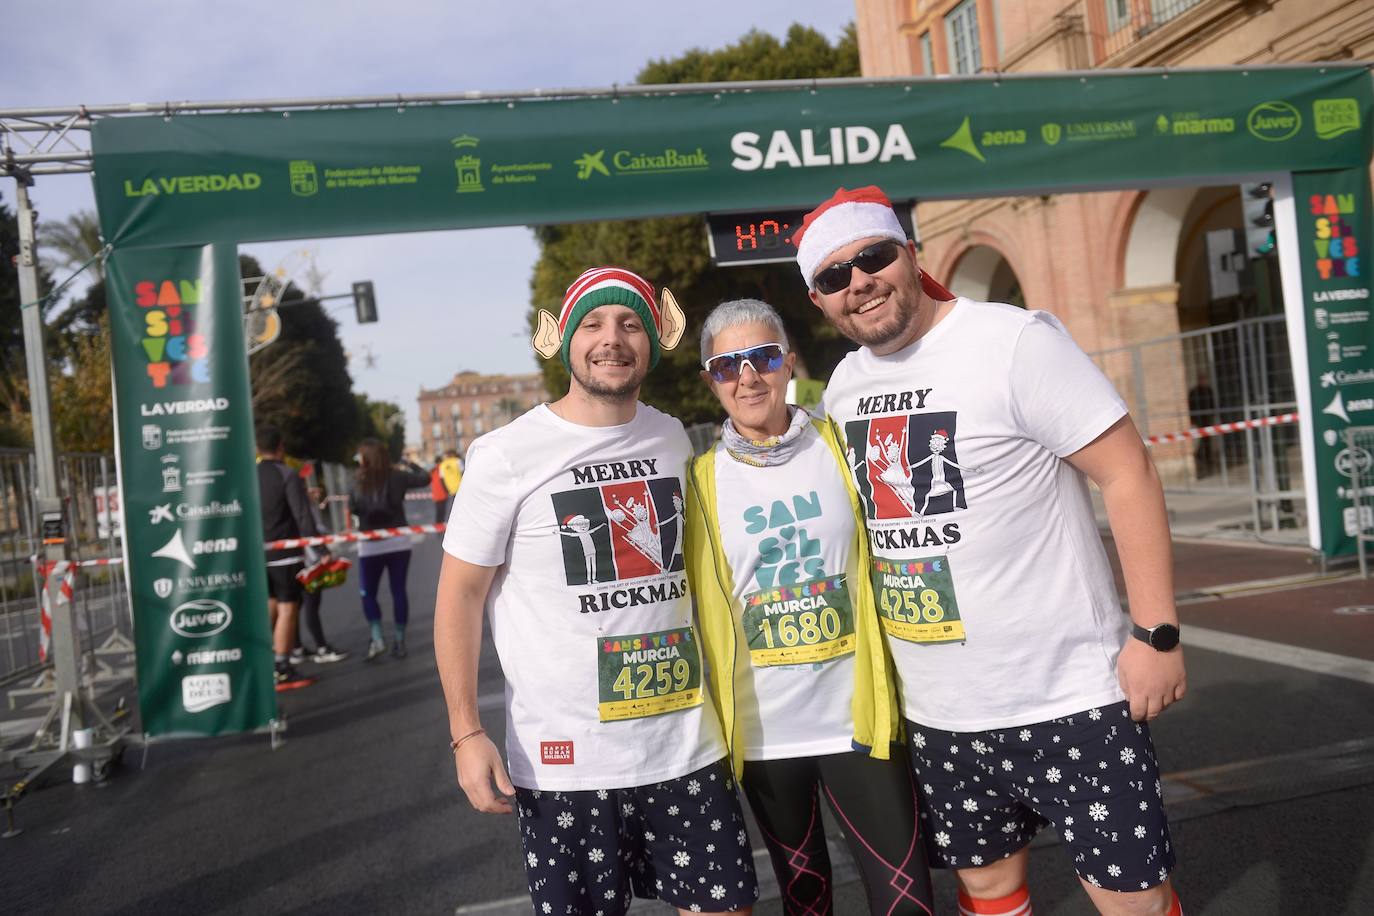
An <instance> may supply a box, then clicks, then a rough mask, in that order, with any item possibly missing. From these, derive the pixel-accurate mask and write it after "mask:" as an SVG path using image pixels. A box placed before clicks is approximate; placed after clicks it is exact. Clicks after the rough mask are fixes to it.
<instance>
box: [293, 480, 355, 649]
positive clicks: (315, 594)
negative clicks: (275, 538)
mask: <svg viewBox="0 0 1374 916" xmlns="http://www.w3.org/2000/svg"><path fill="white" fill-rule="evenodd" d="M305 492H306V495H307V496H308V497H309V507H310V518H311V519H312V520H313V521H314V523H315V530H316V531H317V532H319V533H320V534H329V533H331V532H330V528H329V525H328V523H327V522H325V520H324V509H326V508H327V506H328V504H327V503H326V502H325V499H324V490H323V489H322V488H320V487H317V486H311V487H306V490H305ZM328 556H329V551H327V550H320V549H317V548H314V547H307V548H305V559H306V563H307V564H312V563H316V562H318V561H320V560H321V559H324V558H327V557H328ZM324 593H325V589H322V588H317V589H309V588H307V589H304V597H303V598H302V599H301V617H302V619H303V621H304V623H305V628H306V629H307V630H309V631H310V638H311V639H313V640H314V641H315V648H314V649H310V650H306V649H305V648H304V646H303V645H302V644H301V641H300V639H299V636H298V638H297V640H296V648H297V650H298V651H299V652H300V653H301V659H302V660H305V659H309V660H310V661H312V662H316V663H318V664H329V663H332V662H341V661H343V660H344V659H346V658H348V656H349V655H350V653H349V652H347V651H345V650H343V649H336V648H334V647H332V646H331V645H330V644H329V642H328V640H326V639H325V638H324V624H323V622H321V620H320V605H321V603H322V602H323V600H324ZM292 658H293V661H294V658H295V653H294V652H293V653H292Z"/></svg>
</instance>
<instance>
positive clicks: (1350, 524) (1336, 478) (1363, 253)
mask: <svg viewBox="0 0 1374 916" xmlns="http://www.w3.org/2000/svg"><path fill="white" fill-rule="evenodd" d="M1293 197H1294V201H1295V203H1296V205H1297V217H1298V220H1297V222H1298V226H1297V228H1298V251H1299V253H1300V256H1299V257H1300V264H1301V269H1302V286H1303V302H1302V303H1301V304H1302V305H1303V306H1304V309H1303V312H1304V315H1303V324H1304V329H1305V331H1306V336H1307V366H1308V379H1309V384H1310V385H1311V402H1312V407H1311V411H1310V423H1309V424H1308V429H1310V430H1311V437H1312V441H1311V443H1310V446H1311V454H1312V460H1311V461H1310V462H1309V463H1308V473H1309V475H1310V476H1311V478H1312V479H1309V480H1308V481H1307V485H1308V493H1309V494H1315V496H1316V504H1315V506H1314V507H1313V509H1312V511H1311V512H1310V513H1309V514H1310V519H1309V522H1308V524H1309V525H1311V526H1312V527H1313V528H1314V529H1316V530H1317V531H1318V532H1319V533H1320V543H1321V548H1322V552H1323V553H1325V554H1326V555H1328V556H1335V555H1338V554H1348V553H1353V552H1354V551H1355V540H1354V538H1355V534H1356V531H1357V528H1356V524H1357V522H1356V517H1355V509H1354V507H1353V505H1352V504H1351V499H1350V496H1351V494H1350V493H1349V492H1348V490H1349V485H1350V480H1349V478H1348V476H1347V474H1348V472H1349V468H1350V466H1351V464H1355V465H1357V466H1359V467H1362V468H1368V467H1369V466H1370V464H1371V463H1374V456H1371V455H1370V454H1369V452H1368V451H1366V450H1364V449H1359V448H1355V449H1352V448H1349V447H1347V446H1346V443H1345V430H1346V428H1347V427H1349V426H1374V324H1371V323H1370V312H1371V308H1374V306H1372V304H1371V301H1370V286H1369V278H1368V276H1367V273H1368V264H1369V260H1368V256H1367V252H1368V250H1369V247H1368V246H1369V244H1370V240H1371V233H1370V229H1371V227H1372V226H1374V206H1371V200H1370V188H1369V172H1368V170H1366V169H1363V168H1359V169H1346V170H1344V171H1339V172H1312V173H1307V174H1299V175H1294V176H1293ZM1309 501H1310V500H1309ZM1366 524H1367V523H1366Z"/></svg>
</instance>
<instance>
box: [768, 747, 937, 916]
mask: <svg viewBox="0 0 1374 916" xmlns="http://www.w3.org/2000/svg"><path fill="white" fill-rule="evenodd" d="M912 780H913V777H912V775H911V765H910V763H909V762H908V759H907V752H906V748H905V746H903V745H893V746H892V757H891V759H889V760H875V759H873V758H872V757H869V756H868V755H867V754H863V753H859V752H857V751H855V752H850V753H845V754H829V755H826V756H823V757H796V758H792V759H789V760H751V761H746V762H745V764H744V781H743V784H744V794H745V796H746V797H747V798H748V799H749V807H750V808H752V809H753V811H754V819H755V820H757V821H758V824H759V828H760V829H761V830H762V831H763V838H764V843H765V845H767V847H768V855H769V857H770V858H771V859H772V861H773V871H774V873H775V874H776V875H777V877H778V889H779V891H780V892H781V894H782V903H783V912H785V913H786V914H787V916H829V914H830V913H831V912H832V908H833V899H832V893H831V884H832V880H831V873H830V855H829V853H828V852H827V851H826V846H825V827H824V825H823V823H822V822H821V811H820V804H819V794H820V792H822V791H823V792H825V796H826V798H827V799H829V800H830V807H831V810H832V811H833V812H834V813H835V817H836V819H838V820H839V822H840V826H841V827H842V828H843V830H844V835H845V840H846V841H847V842H848V844H849V851H850V854H851V855H852V856H853V857H854V862H855V864H857V865H858V866H859V873H860V874H861V875H862V876H863V882H864V889H865V890H866V891H867V893H868V909H869V912H870V913H872V914H874V916H915V914H925V916H929V914H930V913H932V912H933V909H934V907H933V904H932V902H931V889H930V871H929V870H928V868H927V866H926V855H925V847H924V844H923V843H922V842H921V839H920V835H919V829H920V827H919V824H920V819H919V818H918V817H917V810H916V805H917V802H916V786H915V783H914V782H913V781H912Z"/></svg>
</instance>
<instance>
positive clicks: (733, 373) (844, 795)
mask: <svg viewBox="0 0 1374 916" xmlns="http://www.w3.org/2000/svg"><path fill="white" fill-rule="evenodd" d="M701 353H702V365H703V366H704V370H703V372H702V373H701V375H702V378H703V380H704V381H705V382H706V384H707V385H709V386H710V388H711V390H712V392H714V393H715V395H716V397H717V398H719V399H720V403H721V406H722V407H724V408H725V412H726V413H727V414H728V415H729V416H728V419H727V420H726V421H725V423H724V426H723V428H722V431H721V439H720V441H719V442H717V443H716V445H715V446H714V447H713V448H712V449H711V450H710V451H708V452H707V453H706V454H704V455H701V456H700V457H698V458H697V459H696V460H695V461H694V462H693V465H692V468H691V474H690V479H691V484H690V486H689V487H688V500H687V502H688V505H687V539H686V543H687V550H686V558H687V571H688V575H689V576H690V579H691V582H692V589H693V592H694V593H695V595H696V599H697V611H698V615H699V618H700V627H701V633H702V640H703V644H704V648H705V652H706V656H707V659H708V662H709V669H710V670H709V677H710V687H711V698H712V700H713V702H714V703H715V704H716V707H717V711H718V712H719V714H720V720H721V725H722V728H723V730H724V734H725V740H726V744H727V746H728V747H729V750H730V755H731V758H732V761H733V764H734V768H735V775H736V776H737V777H739V779H740V783H741V785H742V787H743V789H744V793H745V796H746V797H747V798H748V799H749V804H750V807H751V808H753V811H754V816H755V819H756V820H757V821H758V824H759V827H760V828H761V830H762V832H763V837H764V841H765V843H766V844H767V846H768V852H769V855H770V857H771V859H772V862H773V868H774V871H775V872H776V873H777V878H778V885H779V889H780V891H781V894H782V899H783V905H784V909H785V911H786V912H787V913H789V914H802V913H808V914H817V913H829V912H832V907H831V881H832V876H831V868H830V859H829V855H828V853H827V848H826V841H825V832H824V826H823V824H822V821H821V815H820V808H819V797H820V794H821V793H822V792H823V793H824V794H825V796H826V798H827V800H828V801H829V803H830V806H831V810H832V811H833V812H834V814H835V817H836V820H837V821H838V822H839V824H840V825H841V827H842V828H843V829H844V832H845V837H846V839H847V841H848V847H849V850H850V853H851V854H852V856H853V858H854V860H855V863H856V864H857V865H858V867H859V871H860V873H861V875H862V877H863V880H864V884H865V887H866V889H867V892H868V899H869V907H870V910H871V911H872V912H874V913H882V914H899V913H900V914H916V913H927V914H928V913H930V912H931V909H932V906H931V888H930V876H929V872H928V871H927V868H926V860H925V854H924V851H923V847H922V844H921V842H920V841H919V839H918V830H919V827H918V824H919V819H918V816H917V802H916V793H915V787H914V785H913V784H912V776H911V768H910V766H909V764H908V762H907V756H906V751H905V748H904V745H903V744H902V743H901V742H900V738H899V735H898V722H899V718H898V708H897V694H896V689H895V684H894V682H893V672H892V662H891V659H890V657H889V655H888V651H887V645H886V642H885V641H884V637H883V635H882V631H881V629H880V627H879V625H878V619H877V613H876V610H875V608H874V604H873V590H872V585H871V583H870V581H869V578H868V547H867V536H866V535H865V533H864V525H863V515H862V511H861V509H860V506H859V500H858V496H857V494H856V493H855V492H854V489H853V486H852V485H851V484H850V482H849V473H848V469H847V467H846V465H845V459H844V452H843V447H842V445H841V440H840V438H839V435H838V432H837V431H836V430H835V429H834V427H833V425H830V424H827V423H826V422H825V421H824V420H823V419H821V418H816V417H812V416H810V415H809V414H808V413H807V411H806V410H804V409H803V408H800V407H795V406H789V405H788V404H787V402H786V398H785V396H786V391H787V383H788V381H789V380H790V379H791V377H792V367H793V363H794V362H795V360H796V356H795V354H793V353H790V352H789V351H788V346H787V335H786V332H785V329H784V328H783V324H782V320H781V319H780V318H779V317H778V314H777V312H776V311H774V309H773V308H772V306H770V305H768V304H767V303H764V302H760V301H758V300H755V299H742V300H736V301H733V302H726V303H724V304H722V305H720V306H718V307H717V308H716V309H715V310H714V311H713V312H712V313H711V315H710V316H709V317H708V318H707V319H706V323H705V326H704V327H703V329H702V334H701Z"/></svg>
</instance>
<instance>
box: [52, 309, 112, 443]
mask: <svg viewBox="0 0 1374 916" xmlns="http://www.w3.org/2000/svg"><path fill="white" fill-rule="evenodd" d="M66 357H67V365H66V369H65V371H63V372H59V373H56V374H55V375H53V376H52V379H51V381H50V385H51V388H52V409H53V434H54V435H55V436H56V438H57V448H58V449H59V450H60V451H64V452H100V453H104V454H111V453H113V452H114V403H113V398H112V396H111V389H110V334H109V319H108V318H107V317H104V316H102V317H100V318H99V319H98V320H97V324H96V329H95V331H94V333H89V334H85V333H82V334H72V335H71V336H70V337H69V338H68V341H67V350H66Z"/></svg>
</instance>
